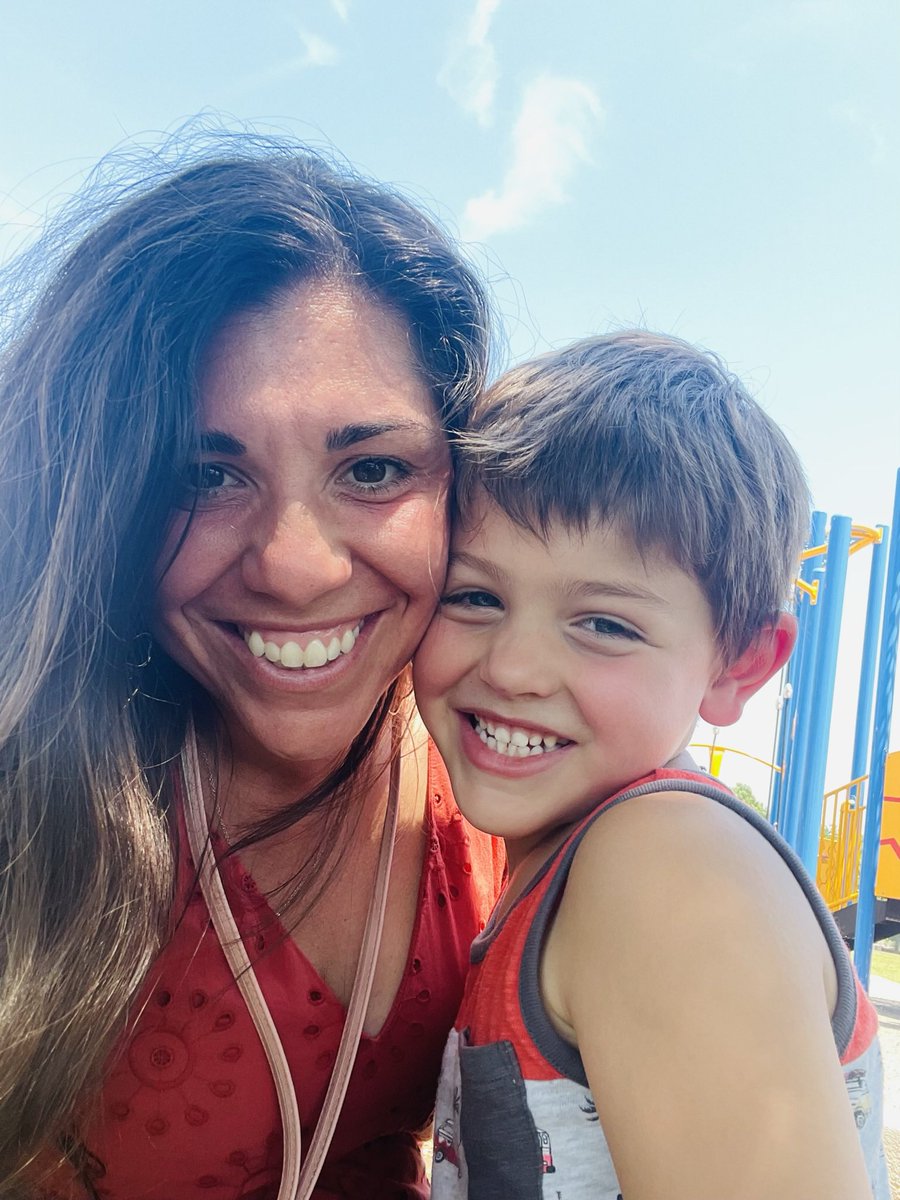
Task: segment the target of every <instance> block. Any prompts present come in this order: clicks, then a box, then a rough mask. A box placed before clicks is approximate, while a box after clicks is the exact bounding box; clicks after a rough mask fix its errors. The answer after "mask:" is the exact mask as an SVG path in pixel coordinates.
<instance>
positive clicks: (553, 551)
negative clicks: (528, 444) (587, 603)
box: [450, 491, 696, 583]
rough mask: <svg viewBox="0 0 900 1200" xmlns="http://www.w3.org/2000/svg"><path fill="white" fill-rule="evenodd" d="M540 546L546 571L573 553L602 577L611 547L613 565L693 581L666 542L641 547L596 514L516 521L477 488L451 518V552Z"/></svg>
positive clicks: (619, 523)
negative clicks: (581, 519) (462, 512)
mask: <svg viewBox="0 0 900 1200" xmlns="http://www.w3.org/2000/svg"><path fill="white" fill-rule="evenodd" d="M538 547H540V548H541V549H542V550H543V551H544V552H545V553H544V554H543V555H538V556H535V557H536V561H537V562H542V561H543V562H544V563H545V567H546V572H547V573H550V572H552V571H553V570H554V559H556V560H558V565H559V566H560V567H561V566H562V564H563V562H566V563H571V561H572V560H573V558H577V559H578V560H579V567H580V568H582V569H585V568H587V570H588V571H589V572H590V573H591V574H594V573H596V574H598V575H601V576H602V575H603V573H604V570H605V568H607V567H608V566H609V565H610V557H611V552H613V551H614V558H615V563H616V565H617V566H619V567H621V566H623V565H626V566H628V567H629V568H630V570H631V571H633V572H634V573H635V574H637V575H649V574H651V573H657V572H659V571H660V570H661V571H663V572H665V573H667V574H668V573H675V574H678V575H683V576H684V577H686V578H687V579H690V580H691V582H692V583H696V580H695V579H694V576H693V575H692V574H690V572H687V571H685V570H684V569H683V568H682V567H681V565H680V564H679V563H677V562H676V561H675V559H674V558H673V557H672V556H671V555H669V554H667V553H666V551H665V548H664V547H662V546H660V545H652V546H641V545H640V544H639V543H638V541H637V539H636V538H635V536H634V534H633V532H632V530H631V529H630V528H629V526H628V525H626V524H625V523H624V522H622V521H618V520H616V519H615V518H613V517H606V516H602V515H601V514H599V513H598V514H597V515H596V517H595V518H593V519H589V520H588V521H587V522H585V523H581V522H579V523H574V522H571V523H570V522H566V521H564V520H563V519H562V518H558V519H554V520H551V521H550V522H548V523H547V524H546V525H545V526H544V527H540V528H539V527H538V526H537V523H536V522H535V527H534V528H530V527H527V526H525V525H523V524H522V523H521V522H519V521H516V520H514V519H513V518H512V517H511V516H510V515H509V514H508V513H507V512H505V511H504V510H503V509H502V508H501V507H500V506H499V505H498V504H497V503H496V502H495V501H494V500H492V499H491V497H490V496H488V495H487V494H486V493H485V492H483V491H480V492H479V493H478V494H477V495H476V496H475V497H473V500H472V503H471V504H470V505H469V506H468V509H467V512H466V514H465V517H457V518H456V519H455V520H454V523H453V529H452V534H451V545H450V552H451V556H453V555H454V554H456V555H458V554H460V553H463V554H468V553H470V552H471V551H472V550H473V548H480V549H482V551H483V550H484V549H487V550H489V551H490V552H492V553H496V552H497V551H498V548H502V550H503V551H507V550H508V551H509V552H511V553H515V550H516V549H517V548H518V549H526V550H527V549H528V548H531V549H537V548H538ZM504 556H505V555H504Z"/></svg>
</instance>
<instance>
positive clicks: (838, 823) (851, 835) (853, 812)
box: [816, 775, 868, 912]
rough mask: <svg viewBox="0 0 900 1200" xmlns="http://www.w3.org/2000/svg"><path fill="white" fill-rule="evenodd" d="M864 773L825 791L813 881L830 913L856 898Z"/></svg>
mask: <svg viewBox="0 0 900 1200" xmlns="http://www.w3.org/2000/svg"><path fill="white" fill-rule="evenodd" d="M867 780H868V776H867V775H860V777H859V778H858V779H851V780H850V782H849V783H845V784H844V786H843V787H839V788H835V789H834V790H833V791H831V792H826V793H825V803H824V804H823V805H822V824H821V826H820V829H819V863H818V868H817V870H816V884H817V885H818V888H819V891H820V892H821V893H822V895H823V896H824V897H825V903H826V904H827V905H828V907H829V908H830V909H831V911H832V912H837V910H838V909H840V908H846V907H847V905H848V904H855V903H856V901H857V899H858V898H859V861H860V855H861V854H862V837H863V823H864V821H865V819H866V782H867Z"/></svg>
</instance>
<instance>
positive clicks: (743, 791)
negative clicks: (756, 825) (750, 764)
mask: <svg viewBox="0 0 900 1200" xmlns="http://www.w3.org/2000/svg"><path fill="white" fill-rule="evenodd" d="M731 790H732V791H733V792H734V794H735V795H736V796H737V798H738V800H743V802H744V803H745V804H749V805H750V807H751V808H755V809H756V811H757V812H758V813H759V815H760V816H761V817H768V815H769V814H768V812H767V811H766V806H765V804H763V802H762V801H761V800H757V798H756V797H755V796H754V795H753V788H752V787H750V785H749V784H748V783H736V784H735V785H734V787H733V788H732V789H731Z"/></svg>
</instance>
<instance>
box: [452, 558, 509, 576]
mask: <svg viewBox="0 0 900 1200" xmlns="http://www.w3.org/2000/svg"><path fill="white" fill-rule="evenodd" d="M449 562H450V565H452V566H457V565H458V566H460V567H468V568H469V569H470V570H471V571H481V573H482V574H483V575H487V577H488V579H493V580H494V582H495V583H504V582H505V581H506V572H505V571H501V570H500V568H499V567H498V566H497V564H496V563H494V562H491V560H490V559H489V558H479V557H478V555H477V554H467V553H466V552H465V550H451V551H450V559H449Z"/></svg>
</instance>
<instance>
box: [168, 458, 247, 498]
mask: <svg viewBox="0 0 900 1200" xmlns="http://www.w3.org/2000/svg"><path fill="white" fill-rule="evenodd" d="M182 483H183V485H184V488H185V490H186V491H188V492H192V493H193V494H194V495H195V496H197V497H198V498H199V499H201V500H203V499H209V498H210V497H211V496H214V495H215V494H216V493H217V492H221V491H223V490H224V489H226V488H230V487H234V486H235V484H237V483H238V480H237V479H236V477H235V476H234V475H233V474H232V473H231V471H229V470H228V469H227V468H226V467H223V466H220V465H219V463H213V462H200V463H191V464H190V465H189V466H187V467H186V468H185V470H184V472H183V473H182Z"/></svg>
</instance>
